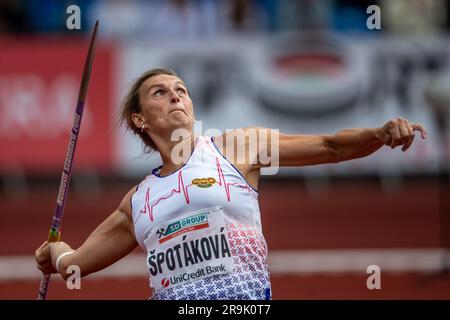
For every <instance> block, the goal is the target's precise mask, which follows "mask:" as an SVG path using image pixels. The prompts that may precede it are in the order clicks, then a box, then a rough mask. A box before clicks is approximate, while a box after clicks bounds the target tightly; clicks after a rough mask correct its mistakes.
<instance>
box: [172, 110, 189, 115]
mask: <svg viewBox="0 0 450 320" xmlns="http://www.w3.org/2000/svg"><path fill="white" fill-rule="evenodd" d="M174 112H182V113H184V114H186V115H187V113H186V111H184V110H183V109H173V110H172V111H170V112H169V114H171V113H174Z"/></svg>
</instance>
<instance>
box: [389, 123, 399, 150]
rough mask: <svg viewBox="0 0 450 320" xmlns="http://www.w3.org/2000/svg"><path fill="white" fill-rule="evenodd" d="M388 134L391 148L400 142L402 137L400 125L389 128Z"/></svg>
mask: <svg viewBox="0 0 450 320" xmlns="http://www.w3.org/2000/svg"><path fill="white" fill-rule="evenodd" d="M389 133H390V135H391V138H392V140H391V148H392V149H394V148H395V147H396V146H398V145H399V144H400V142H401V139H402V135H401V132H400V127H399V126H398V125H396V126H393V127H392V128H391V130H390V132H389Z"/></svg>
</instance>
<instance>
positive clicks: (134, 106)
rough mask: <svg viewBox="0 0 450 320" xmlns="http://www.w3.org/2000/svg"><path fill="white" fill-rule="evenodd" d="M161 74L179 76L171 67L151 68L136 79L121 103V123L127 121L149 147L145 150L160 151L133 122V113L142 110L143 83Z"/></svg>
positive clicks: (128, 125)
mask: <svg viewBox="0 0 450 320" xmlns="http://www.w3.org/2000/svg"><path fill="white" fill-rule="evenodd" d="M161 74H166V75H169V76H175V77H178V78H179V76H178V75H177V74H176V72H175V71H173V70H171V69H165V68H154V69H150V70H148V71H146V72H144V73H143V74H142V75H141V76H139V78H137V79H136V80H135V81H134V83H133V84H132V86H131V89H130V90H129V91H128V93H127V94H126V96H125V98H124V99H123V101H122V104H121V111H120V115H119V119H118V120H119V121H118V122H119V123H124V122H125V123H126V126H127V129H129V130H131V131H132V132H133V133H134V134H136V135H138V136H139V137H140V138H141V139H142V141H143V143H144V145H145V146H146V147H147V148H146V150H145V151H144V152H150V151H151V149H153V150H156V151H158V148H157V146H156V144H155V143H154V142H153V140H152V139H151V138H150V137H149V136H148V135H147V134H146V133H145V132H142V131H141V129H140V128H138V127H136V125H135V124H134V122H133V119H132V115H133V113H138V112H141V111H142V108H141V104H140V102H139V89H140V88H141V86H142V84H143V83H144V82H145V81H146V80H147V79H150V78H152V77H155V76H158V75H161ZM149 148H150V150H149Z"/></svg>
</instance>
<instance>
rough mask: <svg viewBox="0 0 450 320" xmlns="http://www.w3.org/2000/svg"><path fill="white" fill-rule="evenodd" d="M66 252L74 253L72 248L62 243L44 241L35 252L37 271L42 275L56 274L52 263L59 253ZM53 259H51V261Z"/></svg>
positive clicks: (56, 271)
mask: <svg viewBox="0 0 450 320" xmlns="http://www.w3.org/2000/svg"><path fill="white" fill-rule="evenodd" d="M67 251H74V250H72V248H71V247H70V246H69V245H68V244H67V243H65V242H63V241H56V242H48V241H45V242H44V243H43V244H41V245H40V247H39V248H37V249H36V251H35V257H36V263H37V267H38V269H39V270H41V271H42V273H44V274H50V273H58V270H56V269H55V267H54V266H53V263H55V262H56V261H52V260H55V259H56V258H57V257H58V256H59V255H60V254H61V253H63V252H67ZM52 258H53V259H52Z"/></svg>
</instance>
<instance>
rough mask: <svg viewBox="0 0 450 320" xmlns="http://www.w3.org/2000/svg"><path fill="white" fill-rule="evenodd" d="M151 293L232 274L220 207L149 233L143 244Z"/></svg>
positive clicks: (187, 215) (197, 213)
mask: <svg viewBox="0 0 450 320" xmlns="http://www.w3.org/2000/svg"><path fill="white" fill-rule="evenodd" d="M144 243H145V246H146V248H147V253H148V255H147V267H148V271H149V275H150V281H151V286H152V287H153V288H154V290H155V291H158V290H161V289H164V288H171V287H174V286H177V285H181V284H186V283H189V282H192V281H196V280H200V279H202V278H205V277H209V276H212V275H218V274H226V273H231V272H233V269H234V262H233V257H232V255H231V249H230V242H229V240H228V235H227V229H226V222H225V216H224V212H223V210H222V208H221V207H214V208H208V209H203V210H198V211H195V212H191V213H188V214H186V215H183V216H181V217H177V218H176V219H172V220H170V221H167V222H164V223H162V224H161V225H159V226H157V227H155V228H153V229H152V231H151V232H150V233H149V235H148V237H147V239H146V240H145V241H144Z"/></svg>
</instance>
